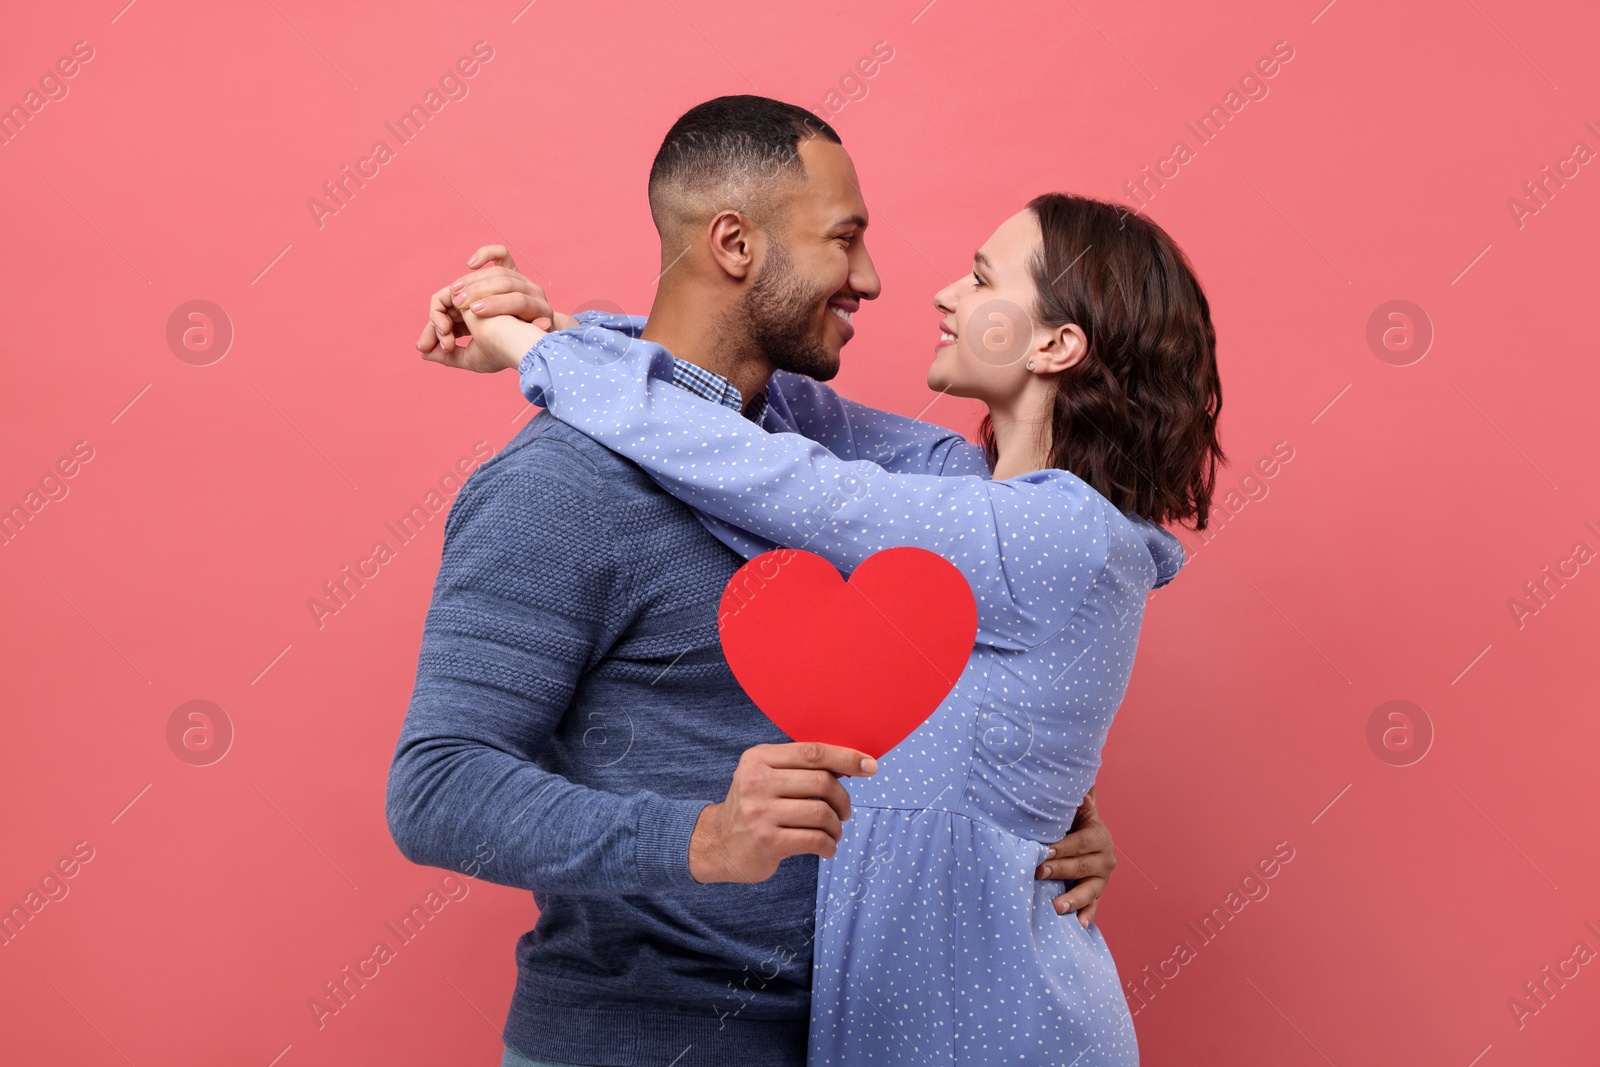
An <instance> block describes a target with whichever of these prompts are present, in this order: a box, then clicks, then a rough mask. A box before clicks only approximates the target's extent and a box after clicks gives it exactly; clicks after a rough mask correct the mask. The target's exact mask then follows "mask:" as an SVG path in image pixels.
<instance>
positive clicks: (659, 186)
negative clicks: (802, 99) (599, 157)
mask: <svg viewBox="0 0 1600 1067" xmlns="http://www.w3.org/2000/svg"><path fill="white" fill-rule="evenodd" d="M809 137H822V138H824V139H826V140H829V141H832V142H833V143H834V144H841V143H843V142H842V141H841V140H840V138H839V134H838V133H837V132H835V130H834V128H833V127H832V126H829V125H828V124H827V123H826V122H824V121H822V120H821V119H819V118H818V117H817V116H815V115H813V114H812V113H811V112H809V111H807V110H805V109H804V108H802V107H796V106H795V105H794V104H786V103H784V102H783V101H781V100H772V99H769V98H767V97H765V96H719V97H717V98H716V99H715V100H707V101H706V102H705V103H703V104H696V105H695V106H694V107H692V108H690V109H689V110H688V111H686V112H684V113H683V115H682V117H680V118H679V119H678V121H677V122H674V123H673V124H672V129H670V130H668V131H667V136H666V138H665V139H664V140H662V142H661V148H660V150H659V151H657V152H656V158H655V162H654V163H653V164H652V165H651V167H650V214H651V216H652V217H653V218H654V219H655V223H656V229H658V230H660V231H661V233H662V235H663V236H665V235H666V234H667V233H668V232H669V231H670V230H674V229H676V228H677V227H679V226H681V225H683V224H684V223H689V222H696V223H697V222H700V221H703V220H704V219H708V218H710V217H711V216H712V215H714V214H715V213H716V212H718V211H721V210H723V209H725V208H729V207H732V208H736V209H738V210H740V211H742V212H744V213H746V214H748V215H750V216H751V217H752V218H753V219H755V220H756V221H758V222H760V223H762V224H763V225H771V224H772V223H773V222H774V221H775V218H776V217H777V216H778V215H780V214H781V211H782V203H783V198H782V197H773V196H771V195H770V194H771V193H772V192H774V191H775V188H774V187H775V186H777V185H780V184H783V183H784V180H785V179H792V178H803V177H805V173H806V167H805V162H804V161H803V160H802V159H801V158H800V143H801V141H803V140H805V139H806V138H809Z"/></svg>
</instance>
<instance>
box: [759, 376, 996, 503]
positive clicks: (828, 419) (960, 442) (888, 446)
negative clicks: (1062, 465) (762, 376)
mask: <svg viewBox="0 0 1600 1067" xmlns="http://www.w3.org/2000/svg"><path fill="white" fill-rule="evenodd" d="M767 398H768V403H769V404H770V405H771V406H772V407H774V408H776V409H778V410H779V411H780V412H781V413H782V414H783V416H784V417H785V419H786V421H788V423H789V424H790V425H792V426H793V427H794V428H795V430H796V431H797V432H798V433H800V434H802V435H804V436H806V437H809V438H811V440H813V441H815V442H817V443H818V444H820V445H822V446H823V447H825V448H826V449H827V450H828V451H830V452H832V453H833V454H834V455H836V456H838V457H840V458H841V459H864V460H867V461H869V462H872V463H876V464H877V465H878V466H880V467H882V468H883V469H884V470H886V471H889V472H891V473H894V474H937V475H941V476H943V477H959V476H961V475H967V474H975V475H977V476H979V477H980V478H987V477H989V464H988V462H987V461H986V460H985V459H984V456H983V449H982V448H981V447H979V446H978V445H975V444H973V443H972V442H971V441H968V440H967V439H966V438H965V437H963V436H962V435H961V434H959V433H956V432H955V431H954V430H951V429H948V428H946V427H944V426H939V425H936V424H934V423H931V422H922V421H921V420H919V419H912V418H907V417H906V416H904V415H896V414H895V413H894V412H892V411H882V410H879V409H878V408H873V407H868V406H867V405H865V404H860V403H857V402H856V401H854V400H850V399H848V398H846V397H842V396H840V395H839V394H838V393H837V392H836V391H835V390H834V389H833V388H832V387H830V386H827V385H824V384H823V383H821V382H818V381H814V380H812V379H810V378H807V377H805V376H804V375H800V374H790V373H788V372H787V371H778V372H776V373H775V374H773V376H772V381H771V382H770V384H769V385H768V386H767Z"/></svg>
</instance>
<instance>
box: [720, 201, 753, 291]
mask: <svg viewBox="0 0 1600 1067" xmlns="http://www.w3.org/2000/svg"><path fill="white" fill-rule="evenodd" d="M709 238H710V241H709V245H710V248H711V259H712V261H713V262H714V263H716V265H717V266H718V267H720V268H721V269H722V270H723V271H724V272H725V273H726V274H727V275H728V276H729V277H731V278H734V279H737V280H738V281H744V279H745V278H746V277H748V276H749V274H750V268H751V265H752V264H753V263H754V261H755V248H754V245H755V227H754V226H753V225H752V224H751V222H750V220H749V219H747V218H745V217H744V216H743V215H741V214H740V213H739V212H737V211H734V210H732V209H731V208H730V209H728V210H726V211H719V212H717V214H716V215H715V217H713V218H712V220H711V225H710V229H709Z"/></svg>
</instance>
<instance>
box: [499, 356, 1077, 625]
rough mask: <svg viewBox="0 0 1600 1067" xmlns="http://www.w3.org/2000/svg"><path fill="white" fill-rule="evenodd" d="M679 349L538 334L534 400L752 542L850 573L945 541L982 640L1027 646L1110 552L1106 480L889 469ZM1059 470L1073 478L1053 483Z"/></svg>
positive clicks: (527, 375) (527, 390)
mask: <svg viewBox="0 0 1600 1067" xmlns="http://www.w3.org/2000/svg"><path fill="white" fill-rule="evenodd" d="M672 363H673V360H672V356H671V354H670V353H669V352H667V350H666V349H664V348H662V347H661V346H660V345H656V344H653V343H651V342H648V341H642V340H637V339H633V338H630V337H626V336H623V335H621V334H618V333H614V332H611V331H608V330H598V329H589V330H584V329H576V328H575V329H572V330H567V331H562V332H560V333H552V334H548V335H546V336H545V337H543V338H542V339H540V340H539V341H538V342H537V343H536V344H534V345H533V346H532V347H531V348H530V349H529V350H528V352H527V353H526V354H525V355H524V356H523V358H522V362H521V368H520V369H521V377H522V387H523V392H524V394H525V395H526V396H527V398H528V400H529V401H530V402H531V403H534V404H537V405H542V406H544V407H547V408H548V409H549V410H550V412H551V413H552V414H554V415H555V416H556V417H557V418H559V419H561V420H562V421H563V422H566V423H568V424H569V425H571V426H572V427H573V428H575V429H577V430H579V431H581V432H583V433H585V434H587V435H588V436H590V437H592V438H593V439H595V440H596V441H598V442H600V443H601V444H603V445H605V446H606V447H607V448H609V449H611V450H612V451H614V452H617V453H618V454H620V455H622V456H624V457H626V458H627V459H629V460H631V461H633V462H634V463H636V464H638V465H639V466H640V467H641V468H643V469H644V470H645V472H646V473H648V474H649V475H650V477H651V478H652V479H654V480H655V481H656V482H657V483H658V484H659V485H661V487H662V488H664V489H665V490H666V491H667V492H669V493H671V494H672V495H673V496H675V497H677V498H678V499H680V500H682V501H683V502H684V503H686V504H689V505H690V506H691V507H694V508H696V509H698V510H700V511H702V512H704V513H706V514H708V515H711V516H713V517H715V518H716V519H719V520H722V521H723V522H725V523H728V524H730V525H731V526H734V527H738V528H740V529H741V530H743V531H745V533H746V534H747V535H748V538H749V539H748V540H747V541H746V542H744V543H741V544H740V550H741V551H743V552H745V554H746V555H750V554H753V551H755V550H759V549H760V548H761V547H762V546H763V545H764V546H765V547H767V548H771V547H776V546H786V547H790V548H798V549H804V550H806V551H809V552H814V553H816V554H817V555H820V556H822V557H823V558H825V559H827V560H828V561H829V562H830V563H832V564H833V565H834V566H835V567H837V568H839V570H840V571H842V572H844V573H846V574H849V573H850V572H852V571H853V570H854V569H855V568H856V567H857V566H858V565H860V563H861V562H862V561H863V560H865V559H866V558H867V557H868V556H870V555H872V554H873V553H875V552H878V551H881V550H882V549H885V548H890V547H895V546H900V545H911V546H915V547H919V548H924V549H927V550H929V551H932V552H936V553H938V554H939V555H941V556H944V557H945V558H946V559H948V560H949V561H950V562H951V563H953V564H955V565H956V567H958V568H959V569H960V570H961V572H962V573H963V574H964V575H965V576H966V578H967V581H968V582H969V584H970V585H971V587H972V592H973V596H974V598H975V600H976V601H977V607H978V641H979V643H981V644H992V645H994V646H996V647H1003V648H1015V647H1028V646H1029V645H1030V644H1031V642H1032V641H1034V640H1037V639H1038V636H1039V632H1040V631H1039V627H1040V626H1041V625H1043V624H1044V622H1045V620H1047V619H1049V618H1051V617H1054V616H1055V614H1056V609H1057V608H1058V607H1059V606H1060V601H1061V600H1062V599H1064V598H1066V597H1070V596H1072V595H1073V594H1074V589H1073V588H1072V587H1073V586H1074V585H1078V583H1079V582H1080V580H1081V579H1082V578H1083V577H1084V576H1085V575H1088V576H1089V577H1090V578H1091V579H1092V575H1093V573H1094V572H1095V571H1096V570H1097V569H1098V565H1099V562H1100V561H1103V559H1104V552H1105V550H1104V533H1105V518H1104V516H1103V515H1102V514H1101V513H1100V512H1099V510H1098V508H1097V507H1096V506H1095V502H1094V500H1093V499H1092V498H1093V496H1094V494H1093V492H1092V490H1088V489H1087V487H1085V486H1083V483H1081V482H1080V481H1079V480H1078V479H1076V478H1074V477H1073V476H1072V475H1071V474H1069V473H1067V472H1065V471H1037V472H1034V473H1033V474H1031V475H1027V476H1024V477H1022V478H1018V479H1013V480H1010V481H1005V482H995V481H990V480H987V479H984V478H981V477H978V476H976V475H965V476H961V477H950V478H944V477H938V476H934V475H919V474H891V473H888V472H886V471H885V470H884V469H883V468H882V467H880V466H878V465H877V464H875V463H872V462H869V461H866V460H845V459H841V458H839V457H838V456H835V455H834V454H833V453H831V452H830V451H829V450H828V449H827V448H825V447H823V446H822V445H821V444H818V443H817V442H815V441H811V440H808V439H807V438H805V437H803V436H801V435H800V434H796V433H767V432H765V431H763V430H762V429H760V428H759V427H757V426H755V425H754V424H752V423H751V422H750V421H749V420H748V419H745V418H744V417H742V416H741V415H740V414H738V413H737V412H735V411H733V410H732V409H729V408H724V407H722V406H720V405H716V404H709V403H706V402H705V401H703V400H699V399H697V398H695V397H694V396H692V395H690V394H689V393H687V392H685V391H684V390H682V389H679V388H677V387H676V386H674V385H672V384H671V376H672ZM1045 482H1053V483H1055V485H1056V488H1059V489H1060V490H1064V492H1055V493H1053V495H1052V496H1040V495H1039V490H1041V489H1043V486H1042V485H1041V484H1040V483H1045ZM1045 492H1047V493H1049V492H1051V490H1045ZM1030 498H1031V499H1032V500H1033V501H1037V502H1039V504H1040V505H1041V506H1031V505H1030ZM1044 509H1053V510H1055V511H1057V512H1059V514H1058V515H1047V514H1045V511H1044ZM1069 528H1070V529H1073V530H1081V531H1082V537H1081V539H1076V540H1077V543H1076V544H1075V545H1067V544H1060V545H1057V546H1056V551H1055V552H1053V553H1045V552H1043V551H1041V550H1042V549H1043V547H1044V546H1042V545H1040V544H1038V543H1037V541H1038V537H1039V536H1040V534H1044V535H1045V536H1047V537H1048V536H1050V531H1051V530H1057V529H1069ZM1057 577H1059V578H1060V579H1062V581H1061V582H1060V584H1059V586H1058V585H1057V583H1056V582H1055V581H1054V579H1055V578H1057ZM1085 588H1086V586H1080V587H1079V588H1078V589H1077V594H1078V595H1079V596H1081V595H1082V593H1083V591H1084V589H1085ZM1041 598H1043V601H1048V602H1043V601H1041Z"/></svg>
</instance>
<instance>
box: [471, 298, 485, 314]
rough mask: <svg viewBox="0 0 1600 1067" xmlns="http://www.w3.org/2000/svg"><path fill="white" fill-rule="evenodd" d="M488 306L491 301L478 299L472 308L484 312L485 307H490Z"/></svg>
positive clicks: (480, 312)
mask: <svg viewBox="0 0 1600 1067" xmlns="http://www.w3.org/2000/svg"><path fill="white" fill-rule="evenodd" d="M488 306H489V302H488V301H487V300H479V301H476V302H475V303H474V304H473V305H472V310H473V311H476V312H478V313H479V314H482V312H483V309H484V308H486V307H488Z"/></svg>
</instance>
